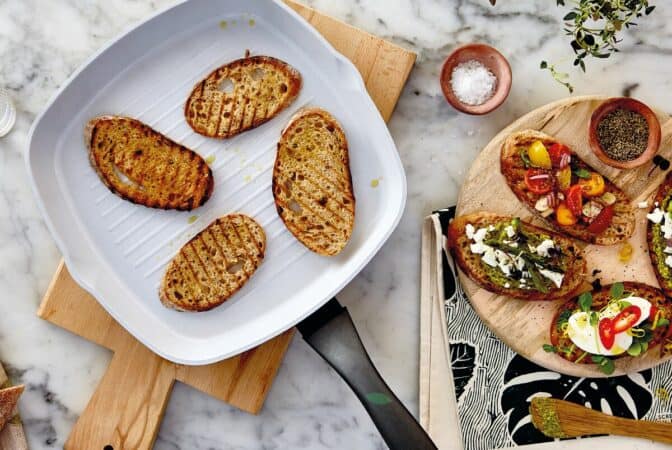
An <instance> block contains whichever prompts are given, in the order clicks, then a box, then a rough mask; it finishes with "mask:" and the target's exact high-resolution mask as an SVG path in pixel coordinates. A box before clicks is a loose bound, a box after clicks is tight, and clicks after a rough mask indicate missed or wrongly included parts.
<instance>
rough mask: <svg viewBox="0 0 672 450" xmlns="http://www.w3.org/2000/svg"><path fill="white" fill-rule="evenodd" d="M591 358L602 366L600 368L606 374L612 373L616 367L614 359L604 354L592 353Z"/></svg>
mask: <svg viewBox="0 0 672 450" xmlns="http://www.w3.org/2000/svg"><path fill="white" fill-rule="evenodd" d="M591 359H592V360H593V362H594V363H595V364H597V365H598V366H599V367H600V370H601V371H602V373H604V374H605V375H611V374H612V373H614V370H615V369H616V367H615V366H614V361H613V360H612V359H611V358H608V357H606V356H602V355H592V356H591Z"/></svg>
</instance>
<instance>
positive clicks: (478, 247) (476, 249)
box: [470, 241, 491, 255]
mask: <svg viewBox="0 0 672 450" xmlns="http://www.w3.org/2000/svg"><path fill="white" fill-rule="evenodd" d="M470 247H471V253H474V254H476V255H480V254H482V253H485V252H486V251H487V250H488V249H490V248H491V247H490V246H489V245H485V244H484V243H483V242H482V241H480V242H474V243H473V244H471V245H470Z"/></svg>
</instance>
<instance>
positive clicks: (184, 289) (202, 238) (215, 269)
mask: <svg viewBox="0 0 672 450" xmlns="http://www.w3.org/2000/svg"><path fill="white" fill-rule="evenodd" d="M265 251H266V235H265V234H264V230H263V229H262V228H261V226H260V225H259V224H258V223H257V222H255V221H254V220H253V219H251V218H250V217H248V216H245V215H243V214H229V215H227V216H224V217H220V218H219V219H217V220H215V221H214V222H212V223H211V224H210V225H208V227H207V228H205V229H204V230H203V231H201V232H200V233H198V234H197V235H196V236H194V237H193V238H192V239H191V240H190V241H189V242H187V243H186V244H185V245H184V246H183V247H182V248H181V249H180V252H179V253H178V254H177V256H175V258H173V260H172V261H171V262H170V264H169V265H168V268H167V270H166V274H165V275H164V276H163V280H162V282H161V287H160V290H159V298H160V299H161V302H162V303H163V304H164V305H165V306H167V307H168V308H172V309H176V310H178V311H207V310H209V309H212V308H214V307H216V306H219V305H221V304H222V303H224V301H226V300H227V299H228V298H229V297H231V296H232V295H233V294H234V293H236V291H238V289H240V288H241V287H243V285H244V284H245V283H247V280H249V279H250V277H251V276H252V274H253V273H254V272H255V270H257V268H258V267H259V265H260V264H261V262H262V260H263V259H264V252H265Z"/></svg>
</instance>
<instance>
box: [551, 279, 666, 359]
mask: <svg viewBox="0 0 672 450" xmlns="http://www.w3.org/2000/svg"><path fill="white" fill-rule="evenodd" d="M611 286H612V285H611V284H609V285H606V286H602V287H601V288H600V289H599V290H597V291H593V292H592V294H593V303H592V305H591V308H590V309H591V310H592V311H599V310H600V309H602V308H603V307H605V306H606V305H607V304H608V303H609V300H610V299H611V296H610V290H611ZM623 288H624V290H625V291H626V292H630V293H632V295H633V296H637V297H641V298H643V299H645V300H648V301H649V302H651V304H652V305H653V306H655V307H656V308H658V310H660V311H661V317H663V318H667V319H668V320H670V319H672V303H671V302H670V301H669V300H668V299H667V298H665V295H663V293H662V292H661V291H660V290H659V289H656V288H655V287H653V286H649V285H648V284H644V283H639V282H636V281H624V282H623ZM578 301H579V298H578V297H574V298H572V299H571V300H569V301H567V302H566V303H564V304H561V305H560V307H559V308H558V310H557V312H556V314H555V317H553V321H552V322H551V327H550V335H551V344H552V345H553V346H554V347H556V348H558V349H563V348H566V349H571V351H558V352H557V354H558V356H560V357H562V358H564V359H566V360H568V361H571V362H575V361H577V360H578V359H579V357H581V355H582V354H583V351H582V350H581V349H580V348H578V347H577V346H576V345H573V342H572V340H571V338H570V337H569V336H568V335H567V334H566V333H564V332H563V331H562V330H561V327H560V326H559V325H558V321H559V319H560V316H561V315H562V313H563V312H565V311H570V312H571V313H573V312H576V311H580V310H581V307H580V306H579V303H578ZM652 321H653V320H652V318H649V319H647V320H646V321H645V322H644V323H650V322H652ZM651 333H652V334H653V338H652V339H651V342H649V347H648V351H651V350H652V349H653V348H654V347H656V346H658V345H660V344H661V343H663V341H665V339H666V338H668V337H669V333H670V326H669V325H668V326H660V327H657V328H656V329H655V330H652V331H651ZM642 355H644V353H642ZM640 356H641V355H640ZM609 357H610V358H611V359H620V358H632V357H631V356H628V354H627V353H623V354H621V355H616V356H609ZM579 363H583V364H593V360H592V359H591V358H586V357H584V358H583V359H581V361H579Z"/></svg>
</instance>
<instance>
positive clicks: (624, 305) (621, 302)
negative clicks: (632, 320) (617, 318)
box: [618, 300, 632, 311]
mask: <svg viewBox="0 0 672 450" xmlns="http://www.w3.org/2000/svg"><path fill="white" fill-rule="evenodd" d="M628 306H632V303H630V302H628V301H625V300H619V301H618V309H620V310H621V311H623V310H624V309H625V308H627V307H628Z"/></svg>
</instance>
